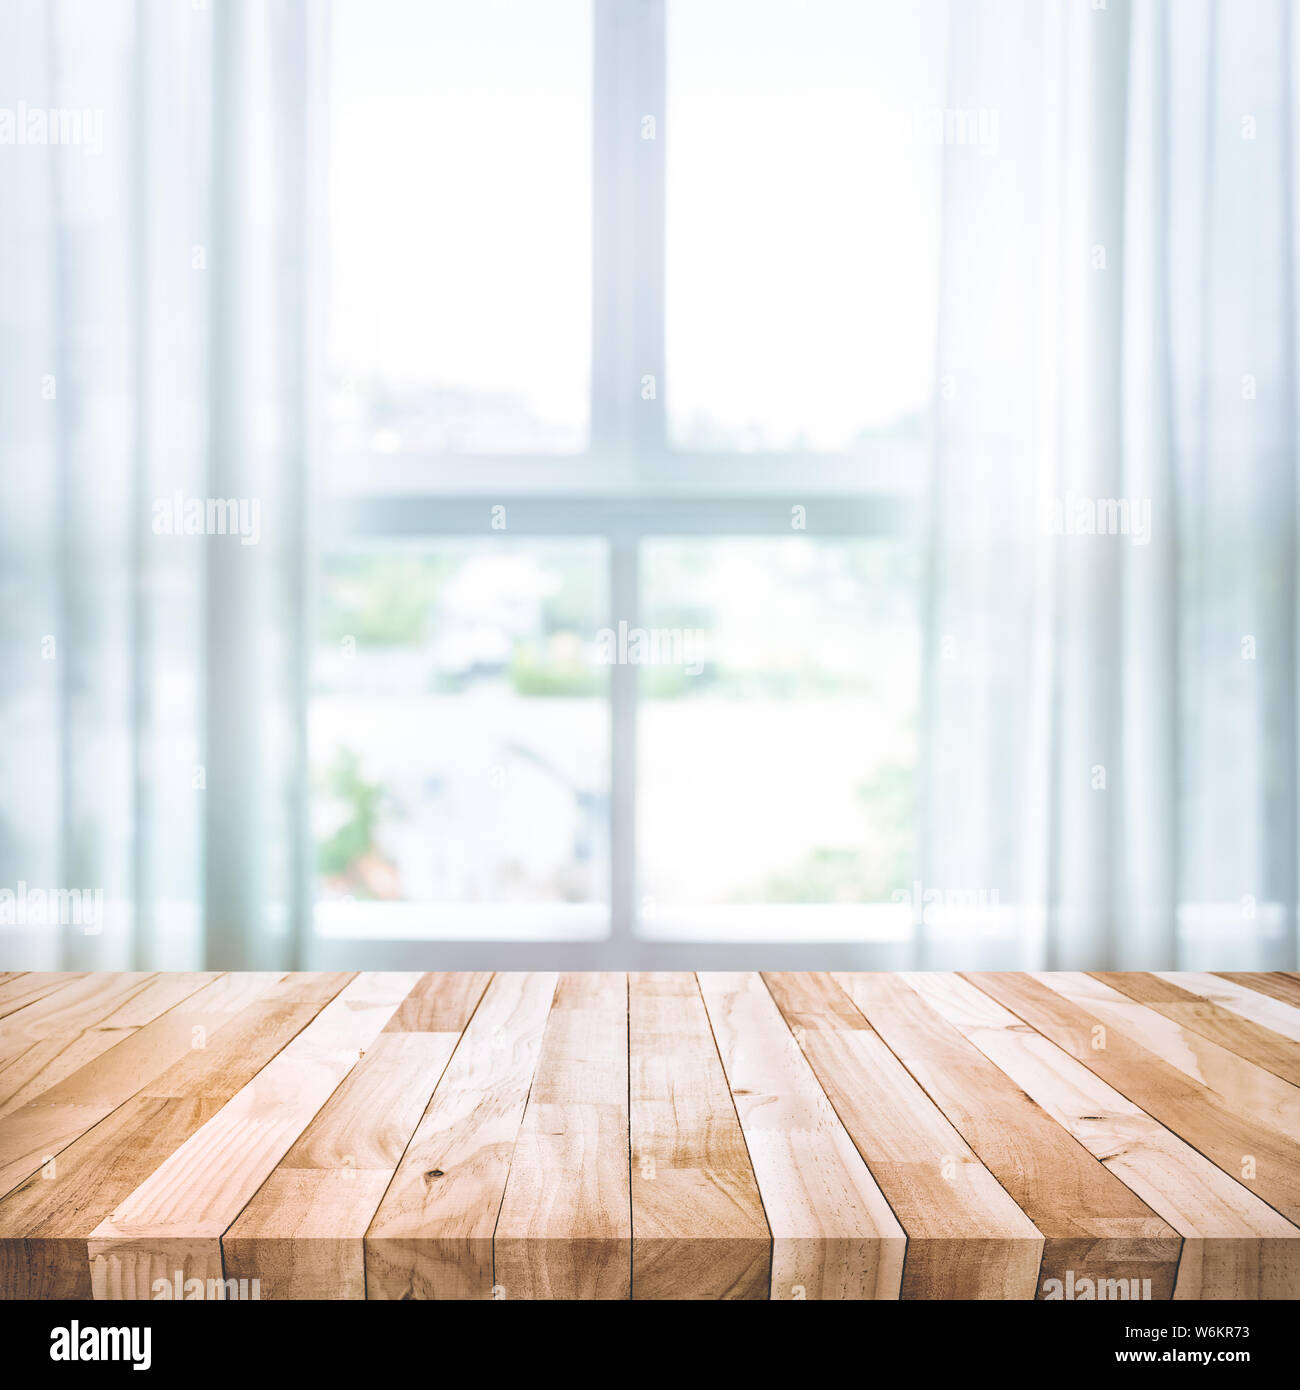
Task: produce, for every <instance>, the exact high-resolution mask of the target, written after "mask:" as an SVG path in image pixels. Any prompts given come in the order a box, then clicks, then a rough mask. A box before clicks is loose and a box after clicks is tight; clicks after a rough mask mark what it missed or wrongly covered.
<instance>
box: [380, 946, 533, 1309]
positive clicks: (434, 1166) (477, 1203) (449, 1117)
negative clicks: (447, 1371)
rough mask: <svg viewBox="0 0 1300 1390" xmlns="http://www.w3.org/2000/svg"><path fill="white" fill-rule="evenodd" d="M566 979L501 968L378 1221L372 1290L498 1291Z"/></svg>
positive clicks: (456, 1294) (405, 1294) (417, 1293)
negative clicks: (495, 1248) (507, 1210)
mask: <svg viewBox="0 0 1300 1390" xmlns="http://www.w3.org/2000/svg"><path fill="white" fill-rule="evenodd" d="M556 983H557V977H556V976H555V975H553V974H547V973H536V974H519V973H514V972H510V973H503V974H497V975H495V976H494V977H493V979H492V983H491V984H490V985H489V986H488V989H487V992H486V994H485V995H484V997H483V1001H482V1003H480V1005H479V1007H478V1009H477V1010H476V1012H475V1014H474V1017H473V1018H472V1019H471V1020H470V1023H469V1026H468V1027H467V1028H466V1030H465V1035H464V1037H463V1038H462V1039H461V1042H460V1046H459V1047H458V1048H457V1049H456V1052H455V1055H454V1056H453V1057H452V1059H451V1063H450V1065H449V1066H448V1067H447V1070H446V1072H445V1073H444V1074H443V1077H442V1080H441V1081H440V1082H439V1083H438V1087H437V1090H435V1091H434V1093H433V1098H432V1100H430V1102H429V1105H428V1108H427V1109H426V1111H425V1113H424V1116H423V1118H422V1119H421V1121H420V1123H419V1125H418V1126H417V1128H416V1131H415V1134H414V1136H413V1137H412V1139H411V1142H410V1144H409V1145H408V1146H407V1149H406V1153H405V1155H404V1156H403V1158H402V1161H401V1163H400V1164H399V1165H398V1168H397V1171H396V1173H395V1174H394V1176H393V1180H392V1182H391V1183H390V1184H389V1187H388V1190H387V1192H386V1193H385V1194H384V1197H383V1200H382V1201H381V1202H380V1204H379V1207H378V1210H377V1211H376V1212H375V1215H374V1219H373V1220H372V1221H371V1223H370V1228H369V1231H368V1232H367V1235H366V1241H365V1249H366V1296H367V1297H368V1298H376V1299H379V1298H383V1299H406V1298H458V1299H459V1298H468V1299H490V1298H492V1297H493V1289H494V1286H495V1279H494V1276H493V1268H492V1240H493V1236H494V1234H495V1232H496V1225H497V1216H498V1213H499V1212H500V1210H501V1199H502V1197H503V1195H504V1193H505V1188H506V1179H507V1178H508V1177H509V1175H510V1167H511V1163H512V1161H513V1158H514V1148H515V1142H516V1141H517V1139H518V1137H519V1131H520V1126H521V1125H522V1124H523V1118H524V1107H525V1106H526V1105H527V1103H528V1094H529V1091H530V1090H531V1088H532V1084H533V1076H534V1073H535V1072H536V1069H537V1059H538V1057H539V1055H540V1053H541V1046H542V1034H543V1032H544V1031H545V1029H546V1020H547V1018H548V1017H549V1015H550V1011H551V1001H552V999H553V998H554V996H555V987H556Z"/></svg>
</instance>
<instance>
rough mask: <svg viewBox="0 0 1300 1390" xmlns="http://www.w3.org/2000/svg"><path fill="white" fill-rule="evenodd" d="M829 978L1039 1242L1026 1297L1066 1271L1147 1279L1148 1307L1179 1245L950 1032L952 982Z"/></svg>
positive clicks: (1164, 1294)
mask: <svg viewBox="0 0 1300 1390" xmlns="http://www.w3.org/2000/svg"><path fill="white" fill-rule="evenodd" d="M837 978H840V979H842V980H843V982H844V987H845V989H846V990H847V992H848V993H849V994H850V996H851V997H852V998H853V1000H854V1001H855V1003H856V1004H857V1005H858V1007H859V1008H860V1009H861V1010H862V1011H863V1013H864V1014H865V1015H866V1017H867V1019H868V1021H869V1022H870V1023H871V1024H872V1025H873V1026H874V1027H875V1029H876V1030H877V1032H879V1033H880V1035H881V1037H882V1038H883V1039H884V1040H885V1042H886V1043H887V1044H888V1046H889V1047H890V1048H891V1049H892V1050H893V1052H894V1053H895V1054H896V1055H897V1056H898V1058H899V1059H900V1061H901V1062H902V1063H903V1065H904V1066H906V1067H907V1069H908V1070H909V1071H910V1072H911V1073H912V1075H913V1076H915V1077H916V1079H917V1081H918V1082H919V1083H920V1084H921V1085H922V1086H923V1087H924V1088H925V1090H926V1092H927V1093H928V1094H929V1096H930V1097H931V1098H932V1099H933V1100H934V1102H935V1104H936V1105H937V1106H938V1107H939V1109H940V1110H942V1111H943V1113H944V1114H945V1115H946V1116H947V1118H948V1120H949V1121H950V1122H951V1124H952V1125H953V1127H954V1128H955V1129H956V1130H957V1131H958V1132H959V1133H960V1134H961V1136H962V1137H963V1139H965V1141H966V1142H967V1143H968V1144H969V1145H970V1147H971V1149H972V1151H973V1152H974V1153H975V1154H976V1155H977V1156H978V1157H979V1158H980V1160H981V1162H983V1163H984V1164H985V1166H986V1167H987V1168H988V1169H989V1171H990V1172H991V1173H992V1174H993V1175H994V1176H995V1177H996V1178H997V1180H998V1182H999V1183H1000V1184H1001V1185H1002V1186H1003V1187H1004V1188H1005V1189H1006V1190H1007V1192H1009V1193H1010V1194H1011V1196H1012V1198H1013V1199H1014V1200H1015V1202H1016V1203H1017V1205H1018V1206H1019V1207H1020V1208H1021V1209H1022V1210H1023V1211H1024V1212H1025V1214H1026V1216H1028V1217H1029V1218H1030V1220H1032V1221H1033V1223H1034V1225H1035V1226H1036V1227H1037V1229H1038V1230H1039V1231H1040V1232H1041V1233H1042V1235H1043V1238H1044V1244H1043V1261H1042V1265H1041V1268H1040V1270H1039V1280H1038V1287H1037V1296H1038V1297H1047V1295H1048V1294H1049V1293H1050V1292H1051V1281H1053V1280H1056V1281H1060V1282H1061V1283H1064V1281H1065V1280H1066V1278H1067V1277H1068V1276H1069V1275H1070V1274H1071V1272H1072V1273H1073V1275H1074V1278H1075V1279H1076V1280H1078V1279H1082V1278H1089V1279H1093V1280H1094V1281H1095V1280H1100V1279H1126V1280H1127V1279H1137V1280H1138V1281H1139V1286H1142V1284H1143V1283H1144V1282H1145V1281H1147V1280H1149V1281H1150V1289H1151V1295H1152V1297H1153V1298H1168V1297H1169V1296H1170V1294H1171V1293H1172V1291H1173V1287H1174V1278H1175V1274H1176V1271H1177V1267H1178V1257H1179V1251H1180V1246H1181V1242H1180V1241H1179V1239H1178V1234H1177V1232H1176V1231H1175V1230H1174V1229H1173V1228H1172V1227H1171V1225H1170V1224H1169V1223H1167V1222H1166V1221H1164V1220H1162V1219H1161V1218H1160V1216H1159V1215H1158V1214H1157V1212H1155V1211H1154V1210H1153V1209H1152V1208H1151V1207H1150V1206H1149V1205H1148V1204H1147V1203H1146V1202H1144V1201H1143V1200H1141V1198H1140V1197H1139V1196H1137V1195H1136V1194H1135V1193H1134V1192H1133V1191H1131V1190H1130V1188H1129V1187H1128V1186H1126V1185H1125V1184H1124V1182H1123V1181H1121V1180H1120V1178H1119V1177H1118V1176H1116V1175H1115V1174H1113V1173H1112V1172H1110V1171H1108V1169H1107V1168H1106V1167H1105V1166H1104V1165H1103V1164H1102V1163H1100V1162H1099V1161H1098V1160H1097V1157H1096V1156H1095V1155H1091V1156H1090V1154H1089V1152H1088V1150H1087V1149H1085V1148H1084V1147H1082V1146H1081V1145H1080V1144H1079V1143H1078V1142H1077V1138H1076V1136H1075V1135H1074V1134H1073V1131H1072V1130H1071V1129H1070V1128H1069V1127H1068V1126H1064V1125H1063V1124H1062V1123H1061V1120H1062V1117H1061V1116H1060V1115H1058V1114H1056V1113H1054V1112H1053V1111H1052V1109H1051V1108H1050V1107H1049V1106H1047V1105H1045V1104H1044V1098H1043V1096H1041V1095H1039V1094H1036V1093H1035V1092H1034V1091H1033V1090H1031V1089H1030V1088H1029V1087H1028V1086H1026V1085H1025V1084H1024V1079H1023V1077H1022V1076H1019V1075H1017V1074H1016V1073H1015V1072H1014V1071H1010V1072H1009V1071H1008V1068H1007V1064H1006V1059H1005V1057H1004V1056H1002V1055H997V1054H995V1053H993V1052H991V1051H990V1050H989V1049H988V1048H986V1047H984V1046H982V1045H981V1040H980V1039H979V1038H978V1037H974V1036H972V1035H971V1034H970V1033H969V1032H968V1031H967V1029H966V1028H965V1027H963V1026H962V1025H963V1022H964V1021H965V1020H964V1017H963V1016H962V1015H961V1014H960V1013H959V1012H957V1011H956V1010H955V1009H954V1008H953V1007H952V1002H951V989H950V988H949V989H947V990H945V989H944V986H945V984H949V985H950V984H951V981H953V980H954V979H955V977H951V976H940V975H937V974H921V975H910V974H905V975H878V974H873V975H865V974H851V975H844V976H840V977H837ZM958 983H960V982H958ZM918 996H919V997H918ZM1015 1021H1016V1020H1014V1019H1013V1020H1012V1022H1013V1023H1014V1022H1015ZM1017 1040H1018V1039H1017Z"/></svg>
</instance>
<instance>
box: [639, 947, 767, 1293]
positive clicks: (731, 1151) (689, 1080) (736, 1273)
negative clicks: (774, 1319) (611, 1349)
mask: <svg viewBox="0 0 1300 1390" xmlns="http://www.w3.org/2000/svg"><path fill="white" fill-rule="evenodd" d="M628 1028H629V1039H628V1042H629V1057H630V1086H631V1091H630V1096H631V1133H632V1211H633V1217H634V1220H633V1233H632V1236H633V1239H632V1290H633V1293H632V1296H633V1297H634V1298H640V1299H684V1298H721V1299H754V1298H766V1297H767V1296H768V1289H769V1288H770V1285H771V1236H770V1234H769V1232H768V1229H767V1221H766V1219H765V1217H764V1215H763V1203H762V1199H761V1198H760V1197H759V1195H758V1184H757V1183H756V1182H755V1181H754V1171H753V1169H752V1168H751V1167H750V1164H749V1154H748V1151H747V1150H746V1148H745V1136H744V1135H743V1134H742V1133H741V1129H740V1121H739V1119H738V1118H737V1116H736V1111H735V1107H734V1106H733V1105H732V1101H731V1092H730V1091H729V1090H728V1088H727V1078H726V1074H725V1073H724V1072H723V1070H722V1062H721V1060H720V1059H719V1057H718V1050H717V1047H716V1045H715V1044H714V1041H713V1032H712V1030H711V1029H710V1027H709V1016H708V1013H707V1012H706V1011H705V1008H704V1000H703V999H702V998H701V996H700V990H699V986H698V985H697V983H696V981H695V976H694V975H691V974H687V973H680V974H668V973H656V974H639V975H633V976H631V978H630V980H629V982H628Z"/></svg>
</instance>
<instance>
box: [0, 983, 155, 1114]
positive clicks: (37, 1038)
mask: <svg viewBox="0 0 1300 1390" xmlns="http://www.w3.org/2000/svg"><path fill="white" fill-rule="evenodd" d="M153 978H154V977H153V976H152V975H148V974H136V973H131V974H120V975H118V974H97V975H83V976H82V977H81V978H80V979H77V980H73V981H72V982H71V983H69V984H66V985H64V986H63V987H62V988H60V989H57V990H54V991H53V992H52V993H50V994H47V995H45V996H44V998H41V999H38V1000H35V1001H34V1002H33V1003H30V1004H28V1005H27V1006H26V1008H23V1009H19V1010H18V1012H17V1013H13V1014H10V1015H9V1017H8V1018H6V1019H4V1020H2V1021H0V1105H2V1104H4V1103H6V1102H7V1101H9V1100H10V1099H11V1098H12V1097H14V1096H16V1095H18V1094H19V1093H20V1092H22V1091H23V1090H24V1089H25V1088H26V1087H27V1086H29V1085H30V1084H31V1083H32V1082H33V1081H34V1080H35V1079H36V1078H37V1077H39V1076H40V1075H41V1073H42V1072H43V1071H45V1070H46V1069H47V1068H49V1067H51V1066H52V1065H53V1064H54V1062H55V1059H56V1058H57V1057H58V1056H59V1054H60V1053H61V1052H63V1051H64V1049H65V1048H68V1047H70V1046H72V1044H73V1043H75V1042H76V1041H77V1040H78V1039H79V1038H80V1037H81V1035H82V1034H83V1033H85V1032H86V1031H87V1030H88V1029H91V1028H94V1027H96V1026H97V1025H98V1024H100V1023H101V1022H102V1021H103V1020H104V1019H106V1018H107V1017H108V1016H109V1015H110V1014H112V1013H113V1012H114V1011H115V1010H117V1009H119V1008H121V1006H122V1005H123V1004H125V1003H126V1002H127V1000H129V999H131V998H132V997H133V996H135V995H137V994H139V993H140V991H141V990H143V989H144V988H145V987H146V986H147V985H148V984H149V983H150V981H151V980H152V979H153Z"/></svg>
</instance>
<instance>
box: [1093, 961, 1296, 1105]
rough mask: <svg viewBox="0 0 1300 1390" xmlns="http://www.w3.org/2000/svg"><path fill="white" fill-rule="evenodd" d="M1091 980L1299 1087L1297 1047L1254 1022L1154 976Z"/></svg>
mask: <svg viewBox="0 0 1300 1390" xmlns="http://www.w3.org/2000/svg"><path fill="white" fill-rule="evenodd" d="M1093 978H1094V979H1097V980H1100V981H1101V982H1102V983H1103V984H1107V985H1110V987H1111V988H1112V989H1117V990H1119V991H1120V992H1121V993H1123V994H1126V995H1127V996H1128V997H1129V998H1130V999H1133V1000H1136V1002H1137V1003H1139V1004H1145V1005H1146V1006H1147V1008H1148V1009H1154V1010H1155V1011H1156V1012H1157V1013H1161V1014H1164V1016H1165V1017H1166V1018H1169V1019H1172V1020H1173V1021H1174V1022H1175V1023H1177V1024H1178V1025H1179V1026H1180V1027H1182V1028H1190V1029H1191V1030H1192V1032H1194V1033H1199V1034H1200V1035H1201V1036H1202V1037H1205V1038H1209V1039H1210V1041H1211V1042H1217V1043H1218V1044H1219V1046H1220V1047H1226V1048H1227V1049H1228V1051H1229V1052H1235V1053H1236V1054H1237V1056H1238V1057H1244V1058H1245V1059H1246V1060H1247V1061H1248V1062H1254V1064H1255V1065H1256V1066H1257V1067H1263V1068H1264V1070H1265V1071H1271V1072H1272V1073H1273V1075H1274V1076H1280V1077H1281V1078H1282V1080H1283V1081H1289V1082H1290V1083H1291V1084H1292V1085H1293V1086H1300V1043H1295V1042H1292V1041H1291V1040H1290V1039H1289V1038H1284V1037H1283V1036H1282V1034H1281V1033H1275V1032H1273V1030H1272V1029H1271V1028H1261V1027H1260V1025H1259V1024H1258V1023H1254V1022H1252V1021H1251V1020H1250V1019H1248V1018H1242V1016H1241V1015H1240V1014H1234V1013H1232V1012H1231V1011H1230V1010H1228V1009H1223V1008H1220V1007H1219V1005H1218V1004H1212V1003H1210V1001H1209V1000H1208V999H1202V998H1201V997H1200V995H1197V994H1193V993H1191V991H1190V990H1186V989H1183V988H1181V986H1179V985H1175V984H1171V983H1170V981H1168V980H1162V979H1161V978H1160V977H1159V976H1158V975H1146V974H1137V973H1132V972H1122V971H1099V972H1094V973H1093Z"/></svg>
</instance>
